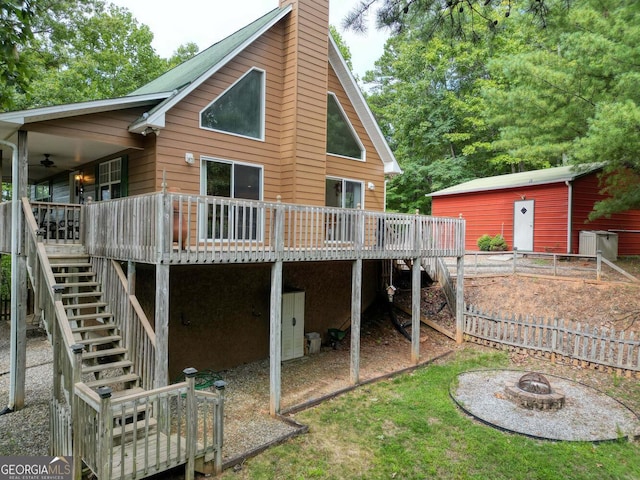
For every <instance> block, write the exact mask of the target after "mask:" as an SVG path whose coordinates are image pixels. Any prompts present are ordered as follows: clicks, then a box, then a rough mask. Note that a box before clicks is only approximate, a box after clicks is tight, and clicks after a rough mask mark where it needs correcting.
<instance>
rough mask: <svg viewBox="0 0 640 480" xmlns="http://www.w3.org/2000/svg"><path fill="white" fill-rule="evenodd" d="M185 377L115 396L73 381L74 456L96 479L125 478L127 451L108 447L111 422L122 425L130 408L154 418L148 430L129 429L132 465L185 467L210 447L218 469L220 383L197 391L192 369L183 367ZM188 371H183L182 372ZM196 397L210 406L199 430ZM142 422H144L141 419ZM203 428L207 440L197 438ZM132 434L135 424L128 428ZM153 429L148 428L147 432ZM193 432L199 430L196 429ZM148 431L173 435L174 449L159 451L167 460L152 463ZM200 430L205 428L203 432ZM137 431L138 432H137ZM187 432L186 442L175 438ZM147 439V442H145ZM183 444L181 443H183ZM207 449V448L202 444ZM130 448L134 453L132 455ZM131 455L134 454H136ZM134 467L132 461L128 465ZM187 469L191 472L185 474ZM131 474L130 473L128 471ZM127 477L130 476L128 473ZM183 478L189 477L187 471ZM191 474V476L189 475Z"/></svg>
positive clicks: (152, 468)
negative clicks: (136, 460) (154, 425)
mask: <svg viewBox="0 0 640 480" xmlns="http://www.w3.org/2000/svg"><path fill="white" fill-rule="evenodd" d="M184 372H185V376H186V380H185V381H183V382H180V383H175V384H172V385H168V386H165V387H159V388H156V389H152V390H145V391H142V392H135V393H130V394H124V395H119V396H118V397H116V398H112V396H111V393H112V392H111V389H110V388H108V387H101V388H100V389H98V392H95V391H94V390H92V389H91V388H89V387H88V386H87V385H86V384H84V383H82V382H79V383H76V384H75V403H74V439H79V440H80V441H78V442H75V443H74V452H73V455H74V459H76V458H78V459H79V460H80V459H81V460H82V461H84V463H85V464H86V465H87V466H88V467H89V468H90V469H91V470H92V471H93V472H94V473H95V474H96V475H97V477H98V478H99V479H103V478H105V479H106V478H112V477H122V478H124V477H127V475H125V472H124V471H123V469H124V465H125V461H126V459H127V455H128V454H127V452H126V449H125V448H124V447H117V448H114V446H113V444H114V437H115V436H116V434H115V433H114V425H120V426H123V425H126V424H127V421H126V418H125V416H127V415H129V416H130V415H132V412H137V411H142V410H140V409H142V408H143V407H147V408H146V409H144V411H148V412H153V418H156V419H157V422H158V423H157V428H154V429H151V428H149V423H148V421H147V423H146V425H145V426H144V427H143V428H141V430H140V432H139V433H130V435H132V436H133V439H131V442H130V443H131V446H132V447H133V448H136V446H137V448H139V450H138V456H140V457H142V458H141V459H140V461H141V465H139V466H137V467H136V466H134V468H143V467H144V468H145V469H146V470H147V473H158V472H159V471H161V470H162V468H161V465H160V464H166V465H168V466H171V467H175V466H177V465H181V464H186V465H187V469H192V468H193V460H194V458H195V457H196V456H203V455H206V454H207V453H210V452H211V451H215V456H214V467H215V470H216V472H220V470H221V465H222V453H221V452H222V432H223V421H224V420H223V417H224V411H223V404H224V382H217V384H216V390H217V391H216V392H215V393H213V392H199V391H196V390H195V374H196V373H197V371H196V370H195V369H186V370H185V371H184ZM187 373H188V374H187ZM198 400H200V401H202V400H205V401H207V402H208V403H209V404H210V405H213V406H214V409H213V410H212V411H211V412H210V413H211V415H212V416H213V418H212V419H211V421H203V422H202V428H200V427H199V426H198V425H200V424H201V422H200V420H199V418H198V416H199V415H200V414H201V412H200V407H199V406H198ZM143 422H145V421H144V420H143ZM204 426H208V427H209V430H210V433H211V438H209V439H206V438H205V439H200V441H195V440H197V438H196V435H200V434H203V433H202V432H204V428H205V427H204ZM132 428H133V431H134V432H137V430H136V429H135V427H132ZM152 430H153V431H152ZM199 431H202V432H200V434H199V433H198V432H199ZM153 434H163V435H166V436H167V438H169V437H171V436H174V437H175V438H176V441H177V444H176V445H177V446H176V449H175V450H174V449H163V452H164V453H166V454H168V455H170V458H163V456H162V455H161V456H160V457H161V458H160V459H159V460H160V463H159V464H157V465H156V463H155V462H156V458H155V455H152V454H151V452H150V449H149V447H151V446H153V444H154V443H156V441H154V440H152V439H151V437H150V436H151V435H153ZM204 434H206V432H204ZM138 435H139V436H138ZM182 435H187V436H190V437H191V440H188V439H186V438H185V439H182V442H181V441H179V440H177V437H180V436H182ZM150 442H151V443H150ZM183 442H184V443H183ZM207 447H208V448H207ZM135 452H136V451H135V450H134V454H135ZM136 458H137V457H136ZM134 465H135V464H134ZM191 473H192V472H191ZM134 477H135V475H134ZM129 478H130V477H129ZM186 478H189V473H187V475H186ZM191 478H193V477H192V476H191Z"/></svg>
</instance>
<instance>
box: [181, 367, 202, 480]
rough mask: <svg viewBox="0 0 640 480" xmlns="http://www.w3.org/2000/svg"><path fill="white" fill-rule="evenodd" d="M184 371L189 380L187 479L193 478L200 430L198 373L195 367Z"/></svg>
mask: <svg viewBox="0 0 640 480" xmlns="http://www.w3.org/2000/svg"><path fill="white" fill-rule="evenodd" d="M182 373H184V376H185V378H186V381H187V442H186V443H187V445H186V448H187V454H186V457H187V464H186V466H185V471H184V477H185V480H193V478H194V474H195V462H196V449H195V444H196V432H197V431H198V424H197V422H198V415H197V414H196V408H197V404H196V388H195V384H196V378H195V377H196V373H198V371H197V370H196V369H195V368H185V369H184V370H183V371H182Z"/></svg>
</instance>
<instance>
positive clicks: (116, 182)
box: [98, 158, 122, 200]
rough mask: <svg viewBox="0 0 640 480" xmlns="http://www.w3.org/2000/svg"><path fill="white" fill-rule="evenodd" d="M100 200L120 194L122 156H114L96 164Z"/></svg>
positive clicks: (109, 198)
mask: <svg viewBox="0 0 640 480" xmlns="http://www.w3.org/2000/svg"><path fill="white" fill-rule="evenodd" d="M98 183H99V185H100V192H99V194H100V200H111V199H112V198H120V197H121V196H122V189H121V183H122V158H115V159H113V160H109V161H108V162H103V163H101V164H100V165H98Z"/></svg>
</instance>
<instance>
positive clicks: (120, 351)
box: [82, 347, 127, 360]
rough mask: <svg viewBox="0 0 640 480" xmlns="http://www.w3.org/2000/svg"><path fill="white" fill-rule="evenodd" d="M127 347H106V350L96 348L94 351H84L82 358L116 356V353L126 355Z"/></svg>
mask: <svg viewBox="0 0 640 480" xmlns="http://www.w3.org/2000/svg"><path fill="white" fill-rule="evenodd" d="M125 353H127V349H126V348H123V347H114V348H105V349H104V350H95V351H93V352H82V359H83V360H84V359H87V360H88V359H91V358H100V357H115V356H116V355H124V354H125Z"/></svg>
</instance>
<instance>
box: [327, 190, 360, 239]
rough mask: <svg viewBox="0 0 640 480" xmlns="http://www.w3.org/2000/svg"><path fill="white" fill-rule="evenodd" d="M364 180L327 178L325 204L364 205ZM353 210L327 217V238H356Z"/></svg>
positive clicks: (352, 207) (335, 205) (348, 207)
mask: <svg viewBox="0 0 640 480" xmlns="http://www.w3.org/2000/svg"><path fill="white" fill-rule="evenodd" d="M363 191H364V184H363V182H357V181H354V180H346V179H344V178H327V179H326V182H325V204H326V206H327V207H339V208H344V209H354V208H357V207H358V206H360V207H364V199H363V196H362V192H363ZM354 218H355V217H354V216H353V213H352V212H344V213H341V212H339V213H331V214H328V215H326V217H325V221H326V224H325V238H326V239H327V240H328V241H339V242H353V241H354V240H355V238H356V231H355V221H354Z"/></svg>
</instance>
